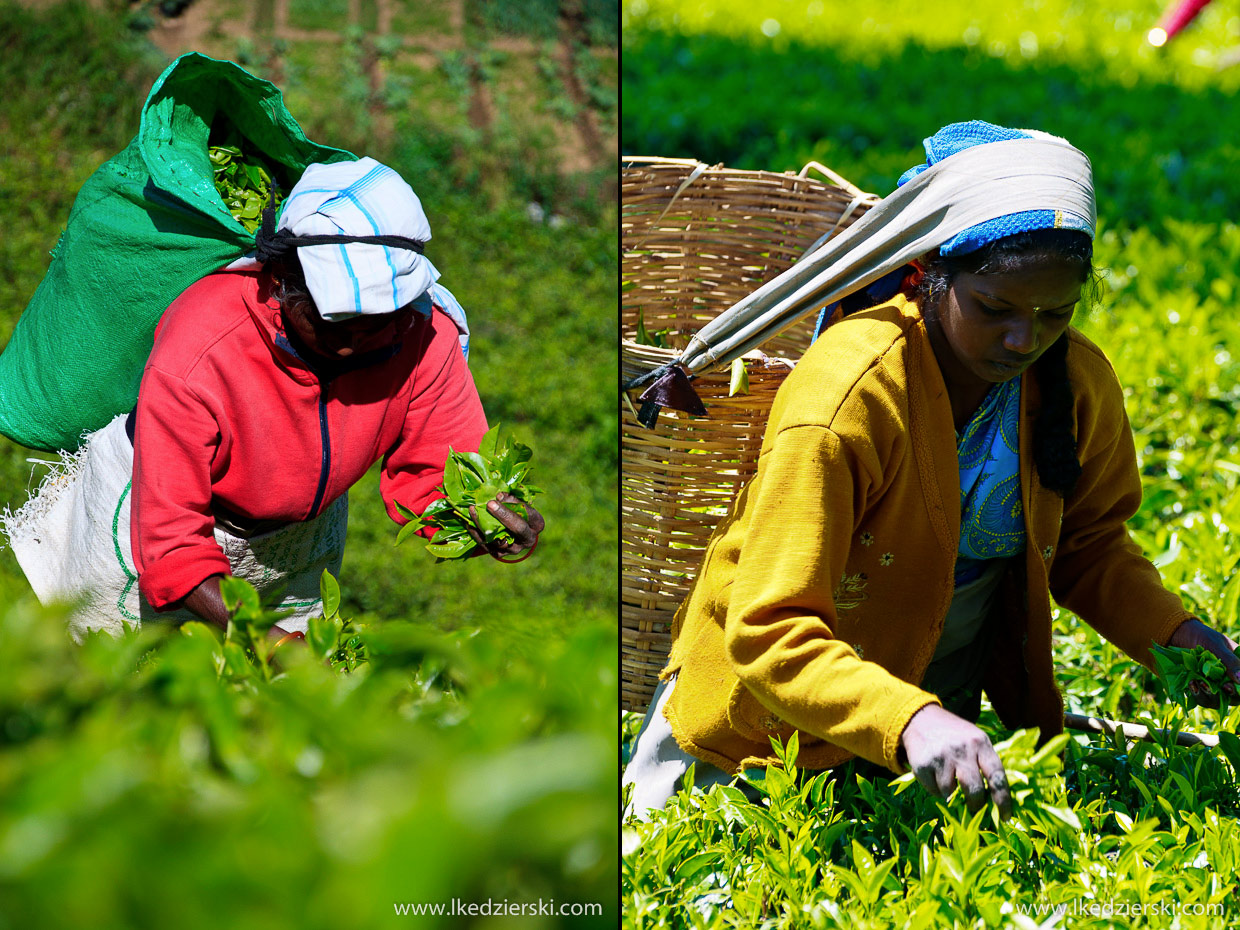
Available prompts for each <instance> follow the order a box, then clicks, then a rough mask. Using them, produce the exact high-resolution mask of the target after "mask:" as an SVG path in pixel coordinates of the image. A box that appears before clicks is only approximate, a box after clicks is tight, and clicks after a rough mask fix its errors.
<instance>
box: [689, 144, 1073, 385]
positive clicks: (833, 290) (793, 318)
mask: <svg viewBox="0 0 1240 930" xmlns="http://www.w3.org/2000/svg"><path fill="white" fill-rule="evenodd" d="M1025 210H1054V211H1055V212H1056V224H1055V225H1056V226H1062V227H1067V228H1074V229H1082V230H1085V231H1087V232H1088V233H1089V234H1090V235H1093V232H1094V228H1095V226H1096V223H1097V215H1096V212H1095V207H1094V189H1093V174H1092V170H1091V168H1090V164H1089V159H1088V158H1086V157H1085V154H1084V153H1083V152H1081V151H1080V150H1079V149H1077V148H1075V147H1073V146H1072V145H1071V144H1069V143H1068V142H1066V141H1065V140H1063V139H1059V138H1057V137H1055V136H1050V135H1046V134H1045V133H1037V134H1035V135H1034V137H1033V138H1027V139H1011V140H1008V141H1003V142H991V143H987V144H985V145H976V146H973V147H971V148H968V149H965V150H963V151H960V152H957V153H956V154H954V155H951V156H949V157H947V158H944V159H943V160H942V161H940V162H938V163H937V164H934V165H932V166H930V167H929V168H927V169H925V170H924V171H922V172H921V173H920V174H918V175H917V176H916V177H914V178H912V179H911V180H909V181H908V182H907V183H905V184H904V185H903V186H902V187H899V188H897V189H896V190H895V191H894V192H893V193H892V194H890V195H889V196H887V197H885V198H884V199H883V200H881V201H880V202H879V203H877V204H876V205H875V206H873V207H871V208H870V210H869V211H868V212H867V213H866V214H865V215H864V216H863V217H861V219H859V220H858V221H857V222H856V223H854V224H853V225H852V226H850V227H849V228H848V229H846V230H844V232H842V233H840V234H839V235H838V236H836V237H835V238H833V239H831V240H829V241H828V242H826V243H825V244H824V245H822V246H821V247H819V248H818V249H816V250H815V251H814V252H812V253H810V254H809V255H807V256H806V257H804V258H802V259H801V261H799V262H798V263H797V264H796V265H794V266H793V267H791V268H789V269H788V270H787V271H785V272H784V273H783V274H781V275H779V276H778V277H776V278H774V279H772V280H771V281H768V282H767V283H766V284H764V285H763V286H762V287H760V288H758V289H757V290H756V291H754V292H753V293H752V294H749V295H748V296H746V297H745V298H743V299H742V300H740V301H739V302H737V303H736V304H734V305H733V306H732V307H731V308H730V309H728V310H727V311H725V312H724V313H723V314H721V315H720V316H718V317H716V318H715V319H714V320H712V321H711V322H710V323H708V324H707V325H706V326H704V327H703V328H702V329H701V330H700V331H699V332H698V333H697V334H696V335H694V336H693V338H692V340H691V341H690V343H689V346H688V347H687V348H686V349H685V351H684V352H683V353H681V356H680V358H679V359H677V360H676V362H675V364H676V365H679V366H682V367H683V368H685V369H686V370H688V371H690V372H694V371H702V370H706V369H708V368H713V367H720V366H723V365H725V364H727V363H729V362H731V361H732V359H734V358H737V357H739V356H741V355H744V354H745V353H746V352H748V351H750V350H751V349H754V348H756V347H757V346H759V345H760V344H762V343H763V342H765V341H766V340H767V339H769V338H771V337H772V336H774V335H775V334H777V333H778V332H780V331H781V330H783V329H786V328H787V327H788V326H791V325H792V324H793V323H795V322H797V321H798V320H799V319H801V318H802V317H804V316H807V315H808V314H810V313H813V312H815V311H817V310H819V309H820V308H822V307H824V306H827V305H829V304H831V303H834V302H835V301H837V300H839V299H840V298H842V297H846V296H847V295H849V294H851V293H853V292H854V291H857V290H859V289H861V288H863V287H865V286H866V285H868V284H870V283H872V282H873V281H876V280H877V279H878V278H880V277H882V276H883V275H885V274H887V273H888V272H890V271H894V270H896V269H897V268H899V267H901V266H902V265H905V264H907V263H908V262H910V261H912V260H913V259H915V258H917V257H919V256H921V255H924V254H925V253H927V252H929V251H931V250H932V249H935V248H938V247H939V246H940V245H941V244H943V243H944V242H947V241H948V240H950V239H951V238H952V237H953V236H955V235H957V234H958V233H960V232H962V231H964V230H966V229H969V228H970V227H973V226H976V225H978V224H980V223H984V222H987V221H990V220H994V219H997V218H999V217H1003V216H1007V215H1009V214H1013V213H1019V212H1021V211H1025Z"/></svg>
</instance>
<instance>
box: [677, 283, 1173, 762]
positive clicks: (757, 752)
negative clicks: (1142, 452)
mask: <svg viewBox="0 0 1240 930" xmlns="http://www.w3.org/2000/svg"><path fill="white" fill-rule="evenodd" d="M1067 338H1069V339H1070V340H1071V343H1070V347H1069V350H1068V370H1069V377H1070V379H1071V381H1072V386H1073V391H1074V394H1075V398H1076V403H1075V420H1076V423H1075V426H1076V437H1077V455H1078V458H1079V459H1080V462H1081V466H1082V468H1083V473H1082V475H1081V478H1080V480H1079V482H1078V483H1077V487H1076V491H1075V493H1074V494H1073V495H1072V496H1071V497H1070V498H1069V499H1068V500H1067V501H1066V502H1065V501H1064V500H1063V499H1062V498H1061V497H1060V496H1059V495H1058V494H1056V493H1055V492H1053V491H1050V490H1047V489H1046V488H1044V487H1042V486H1041V484H1040V483H1039V481H1038V478H1037V472H1036V470H1035V468H1034V467H1033V457H1032V432H1033V430H1032V427H1033V422H1034V418H1035V417H1036V415H1037V410H1038V404H1039V392H1038V387H1037V379H1036V377H1033V376H1032V372H1026V373H1025V374H1024V375H1023V376H1022V377H1023V378H1024V381H1023V383H1022V384H1021V413H1020V428H1019V445H1020V463H1021V464H1020V477H1021V497H1022V503H1023V505H1024V514H1025V530H1026V551H1025V555H1024V556H1023V557H1017V558H1016V559H1013V560H1012V565H1011V567H1010V568H1009V570H1008V572H1007V574H1006V576H1005V578H1004V580H1003V582H1002V584H1001V588H1000V595H999V597H998V599H997V600H998V602H999V603H998V605H997V607H996V610H998V611H999V612H1000V616H999V617H998V618H996V619H997V621H998V627H999V633H998V635H997V636H996V642H995V646H994V648H993V650H992V651H991V653H990V656H989V658H988V661H987V670H986V674H985V678H984V681H983V686H984V688H985V690H986V692H987V694H988V696H989V697H990V700H991V703H992V704H993V705H994V707H995V710H996V712H997V713H998V715H999V717H1000V719H1001V720H1002V721H1003V723H1004V724H1005V725H1006V726H1008V727H1012V728H1016V727H1030V726H1036V727H1040V728H1041V733H1042V737H1043V738H1044V739H1045V738H1049V737H1050V736H1052V735H1054V734H1055V733H1058V732H1060V731H1061V730H1062V728H1063V700H1062V698H1061V696H1060V694H1059V691H1058V689H1057V687H1056V685H1055V679H1054V674H1053V669H1052V663H1051V603H1050V595H1052V594H1053V595H1054V597H1055V600H1056V601H1057V602H1058V603H1059V604H1061V605H1063V606H1064V607H1066V608H1068V609H1070V610H1072V611H1073V612H1075V613H1076V614H1078V615H1079V616H1080V617H1082V618H1083V619H1084V620H1086V621H1087V622H1088V623H1090V624H1091V625H1093V626H1094V627H1095V628H1096V629H1097V630H1098V631H1099V632H1100V633H1102V635H1104V636H1105V637H1106V638H1107V639H1109V640H1110V641H1111V642H1113V643H1115V644H1116V645H1117V646H1119V647H1120V648H1121V649H1123V650H1124V651H1125V652H1126V653H1127V654H1128V655H1130V656H1132V657H1133V658H1135V659H1137V660H1138V661H1140V662H1142V663H1143V664H1145V665H1147V666H1152V657H1151V655H1150V650H1149V646H1150V644H1151V643H1152V642H1157V643H1160V644H1165V643H1166V641H1167V639H1168V638H1169V637H1170V636H1171V634H1172V632H1173V631H1174V630H1175V628H1176V627H1177V626H1179V624H1180V623H1181V622H1183V621H1184V620H1186V619H1188V618H1189V617H1191V616H1192V614H1191V613H1190V612H1189V611H1187V610H1185V609H1184V606H1183V605H1182V603H1181V602H1180V599H1179V597H1177V596H1176V595H1175V594H1172V593H1171V592H1169V591H1167V590H1166V589H1165V588H1164V587H1163V586H1162V582H1161V579H1160V578H1159V575H1158V572H1157V570H1156V569H1155V568H1154V566H1152V565H1151V564H1150V563H1149V561H1148V560H1147V559H1146V558H1145V557H1144V556H1143V555H1142V554H1141V551H1140V549H1139V548H1138V546H1137V545H1136V544H1135V543H1134V542H1133V541H1132V539H1131V538H1130V537H1129V535H1128V531H1127V529H1126V528H1125V526H1124V523H1125V521H1126V520H1128V519H1129V518H1130V517H1131V516H1132V515H1133V514H1134V513H1135V512H1136V510H1137V507H1138V506H1139V504H1140V501H1141V484H1140V478H1139V475H1138V471H1137V462H1136V452H1135V449H1134V446H1133V439H1132V431H1131V428H1130V427H1129V423H1128V418H1127V415H1126V413H1125V412H1124V405H1123V395H1122V392H1121V389H1120V385H1119V382H1118V381H1117V379H1116V377H1115V372H1114V370H1113V369H1112V368H1111V365H1110V363H1109V362H1108V361H1107V359H1106V357H1105V356H1104V355H1103V354H1102V352H1101V351H1100V350H1099V349H1098V348H1097V347H1096V346H1095V345H1093V343H1091V342H1090V341H1089V340H1087V339H1086V338H1085V337H1084V336H1082V335H1081V334H1080V333H1078V332H1076V331H1075V330H1069V332H1068V337H1067ZM959 474H960V473H959V463H958V459H957V454H956V440H955V429H954V425H953V421H952V412H951V406H950V404H949V402H948V396H947V388H946V385H945V384H944V381H943V377H942V374H941V373H940V371H939V368H938V364H937V362H936V361H935V358H934V354H933V351H932V349H931V346H930V341H929V338H928V336H927V334H926V329H925V324H924V322H923V321H922V318H921V315H920V311H919V309H918V307H917V304H916V303H914V302H911V301H907V300H905V299H904V298H903V297H897V298H896V299H895V300H894V301H892V302H891V303H889V304H886V305H883V306H881V307H876V308H874V309H871V310H868V311H865V312H863V313H859V314H856V315H853V316H850V317H847V318H845V319H844V320H842V321H840V322H839V323H837V324H835V325H834V326H833V327H832V328H831V329H830V330H828V332H827V334H826V335H825V336H824V337H823V338H821V339H819V340H818V341H817V342H816V343H815V344H814V345H813V346H812V347H811V348H810V350H809V351H808V352H807V353H806V355H805V357H804V358H803V359H802V360H801V361H800V362H799V363H798V364H797V366H796V368H795V369H794V370H793V372H792V373H791V374H790V375H789V377H788V378H787V380H786V381H785V383H784V385H783V386H782V387H781V388H780V391H779V393H778V395H777V397H776V399H775V402H774V404H773V406H772V410H771V416H770V420H769V423H768V426H767V430H766V435H765V438H764V440H763V444H762V453H761V456H760V458H759V461H758V471H757V474H756V476H755V477H754V479H753V480H752V481H751V482H750V483H749V485H748V486H747V487H746V488H745V489H744V490H743V491H742V492H741V494H740V495H739V497H738V498H737V500H736V502H735V503H734V505H733V507H732V510H731V512H730V513H729V515H728V517H727V518H726V519H725V520H724V521H723V522H722V524H721V525H720V526H719V528H718V529H717V531H716V532H715V535H714V536H713V537H712V539H711V541H710V544H709V545H708V547H707V550H706V555H705V560H704V563H703V566H702V569H701V572H700V574H699V577H698V579H697V582H696V584H695V586H694V588H693V590H692V592H691V594H690V596H689V598H688V599H687V600H686V601H685V603H684V604H682V605H681V608H680V610H679V611H678V612H677V615H676V619H675V622H674V624H673V631H672V632H673V637H674V642H673V646H672V651H671V656H670V658H669V662H668V665H667V667H666V668H665V669H664V671H663V673H662V674H663V677H664V678H667V677H669V676H670V675H672V674H675V675H676V676H677V678H676V687H675V690H674V691H673V693H672V697H671V700H670V701H669V703H668V706H667V710H666V714H667V718H668V721H669V722H670V724H671V727H672V732H673V734H674V735H675V737H676V740H677V742H678V743H679V744H680V746H681V747H682V748H683V749H684V750H685V751H687V752H689V753H691V754H692V755H694V756H696V757H698V758H700V759H703V760H706V761H708V762H712V763H714V764H715V765H718V766H721V767H723V768H725V769H726V770H728V771H735V770H736V769H737V768H738V767H740V768H743V767H748V766H751V765H763V764H767V763H769V762H770V761H772V760H773V758H774V755H773V753H772V751H771V745H770V737H772V736H778V737H781V738H782V739H784V740H785V741H786V740H787V738H788V737H789V736H790V735H791V734H792V732H793V730H794V728H795V729H796V730H799V731H800V734H799V741H800V747H801V750H800V755H799V758H798V764H800V765H802V766H804V767H806V768H829V767H831V766H834V765H837V764H839V763H841V762H844V761H845V760H847V759H849V758H852V757H853V756H854V755H855V756H860V757H862V758H864V759H869V760H870V761H873V762H877V763H880V764H883V765H886V766H887V767H888V768H890V769H892V770H893V771H896V772H900V771H903V770H904V765H903V764H902V762H901V761H900V760H899V759H898V758H897V752H898V750H899V740H900V735H901V733H902V732H903V730H904V728H905V726H906V725H907V724H908V722H909V719H910V718H911V717H912V716H913V714H915V713H916V712H917V711H918V710H920V709H921V708H922V707H924V706H925V705H927V704H937V703H939V701H938V699H937V698H936V697H935V696H934V695H932V694H930V693H927V692H925V691H922V690H921V689H920V688H919V687H917V683H918V682H920V681H921V680H922V676H923V675H924V673H925V670H926V666H927V665H928V664H929V662H930V659H931V657H932V656H933V654H934V650H935V646H936V644H937V642H938V638H939V634H940V631H941V630H942V625H943V619H944V617H945V616H946V614H947V608H948V605H949V604H950V602H951V598H952V592H953V590H954V572H953V569H954V565H955V558H956V550H957V547H958V544H959V537H960V478H959Z"/></svg>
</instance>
